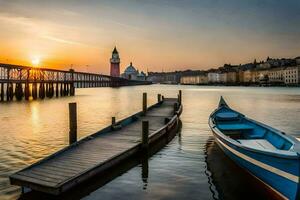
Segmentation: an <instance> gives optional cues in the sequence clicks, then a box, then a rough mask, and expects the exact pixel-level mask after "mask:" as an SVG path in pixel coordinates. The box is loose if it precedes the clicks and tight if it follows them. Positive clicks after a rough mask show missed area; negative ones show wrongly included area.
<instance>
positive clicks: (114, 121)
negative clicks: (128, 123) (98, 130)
mask: <svg viewBox="0 0 300 200" xmlns="http://www.w3.org/2000/svg"><path fill="white" fill-rule="evenodd" d="M115 124H116V117H112V118H111V125H112V126H113V125H115Z"/></svg>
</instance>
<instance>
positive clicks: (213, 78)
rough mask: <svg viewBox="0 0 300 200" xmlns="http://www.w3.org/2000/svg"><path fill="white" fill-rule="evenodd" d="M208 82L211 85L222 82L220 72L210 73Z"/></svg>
mask: <svg viewBox="0 0 300 200" xmlns="http://www.w3.org/2000/svg"><path fill="white" fill-rule="evenodd" d="M207 76H208V82H209V83H219V82H220V74H219V73H218V72H208V74H207Z"/></svg>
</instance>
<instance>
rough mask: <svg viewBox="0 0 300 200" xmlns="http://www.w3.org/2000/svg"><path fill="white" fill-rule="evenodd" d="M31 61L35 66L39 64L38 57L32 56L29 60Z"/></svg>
mask: <svg viewBox="0 0 300 200" xmlns="http://www.w3.org/2000/svg"><path fill="white" fill-rule="evenodd" d="M31 62H32V64H33V65H35V66H37V65H39V64H40V59H39V58H34V59H32V60H31Z"/></svg>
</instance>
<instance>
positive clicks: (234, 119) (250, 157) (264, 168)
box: [209, 97, 300, 199]
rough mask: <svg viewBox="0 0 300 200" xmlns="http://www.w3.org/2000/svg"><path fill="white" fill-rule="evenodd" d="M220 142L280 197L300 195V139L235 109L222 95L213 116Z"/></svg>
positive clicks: (232, 155)
mask: <svg viewBox="0 0 300 200" xmlns="http://www.w3.org/2000/svg"><path fill="white" fill-rule="evenodd" d="M209 126H210V128H211V129H212V131H213V134H214V136H215V139H216V141H217V144H218V145H219V146H220V148H221V149H222V150H223V151H224V153H225V154H226V155H228V156H229V157H230V158H231V159H232V160H233V161H234V162H235V163H237V164H238V165H239V166H241V167H242V168H244V169H245V170H246V171H248V172H249V173H250V174H252V175H253V176H254V177H256V178H257V179H258V180H260V181H261V182H262V183H264V184H265V185H266V186H267V187H268V188H269V189H270V191H272V193H273V194H274V195H275V196H276V197H279V198H280V199H300V194H299V192H300V188H299V173H300V160H299V159H300V155H299V152H300V142H299V141H298V140H297V139H296V138H295V137H293V136H290V135H286V134H285V133H284V132H281V131H279V130H276V129H274V128H272V127H270V126H268V125H265V124H263V123H260V122H257V121H255V120H252V119H250V118H247V117H246V116H245V115H243V114H241V113H239V112H237V111H235V110H233V109H231V108H230V107H229V106H228V105H227V103H226V102H225V100H224V99H223V98H222V97H221V99H220V102H219V106H218V108H217V109H216V110H215V111H214V112H213V113H212V114H211V115H210V117H209Z"/></svg>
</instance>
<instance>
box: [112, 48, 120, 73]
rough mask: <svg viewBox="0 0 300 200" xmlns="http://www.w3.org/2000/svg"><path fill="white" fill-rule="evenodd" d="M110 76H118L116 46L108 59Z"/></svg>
mask: <svg viewBox="0 0 300 200" xmlns="http://www.w3.org/2000/svg"><path fill="white" fill-rule="evenodd" d="M110 76H112V77H120V57H119V53H118V51H117V48H116V47H115V48H114V50H113V52H112V56H111V59H110Z"/></svg>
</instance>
